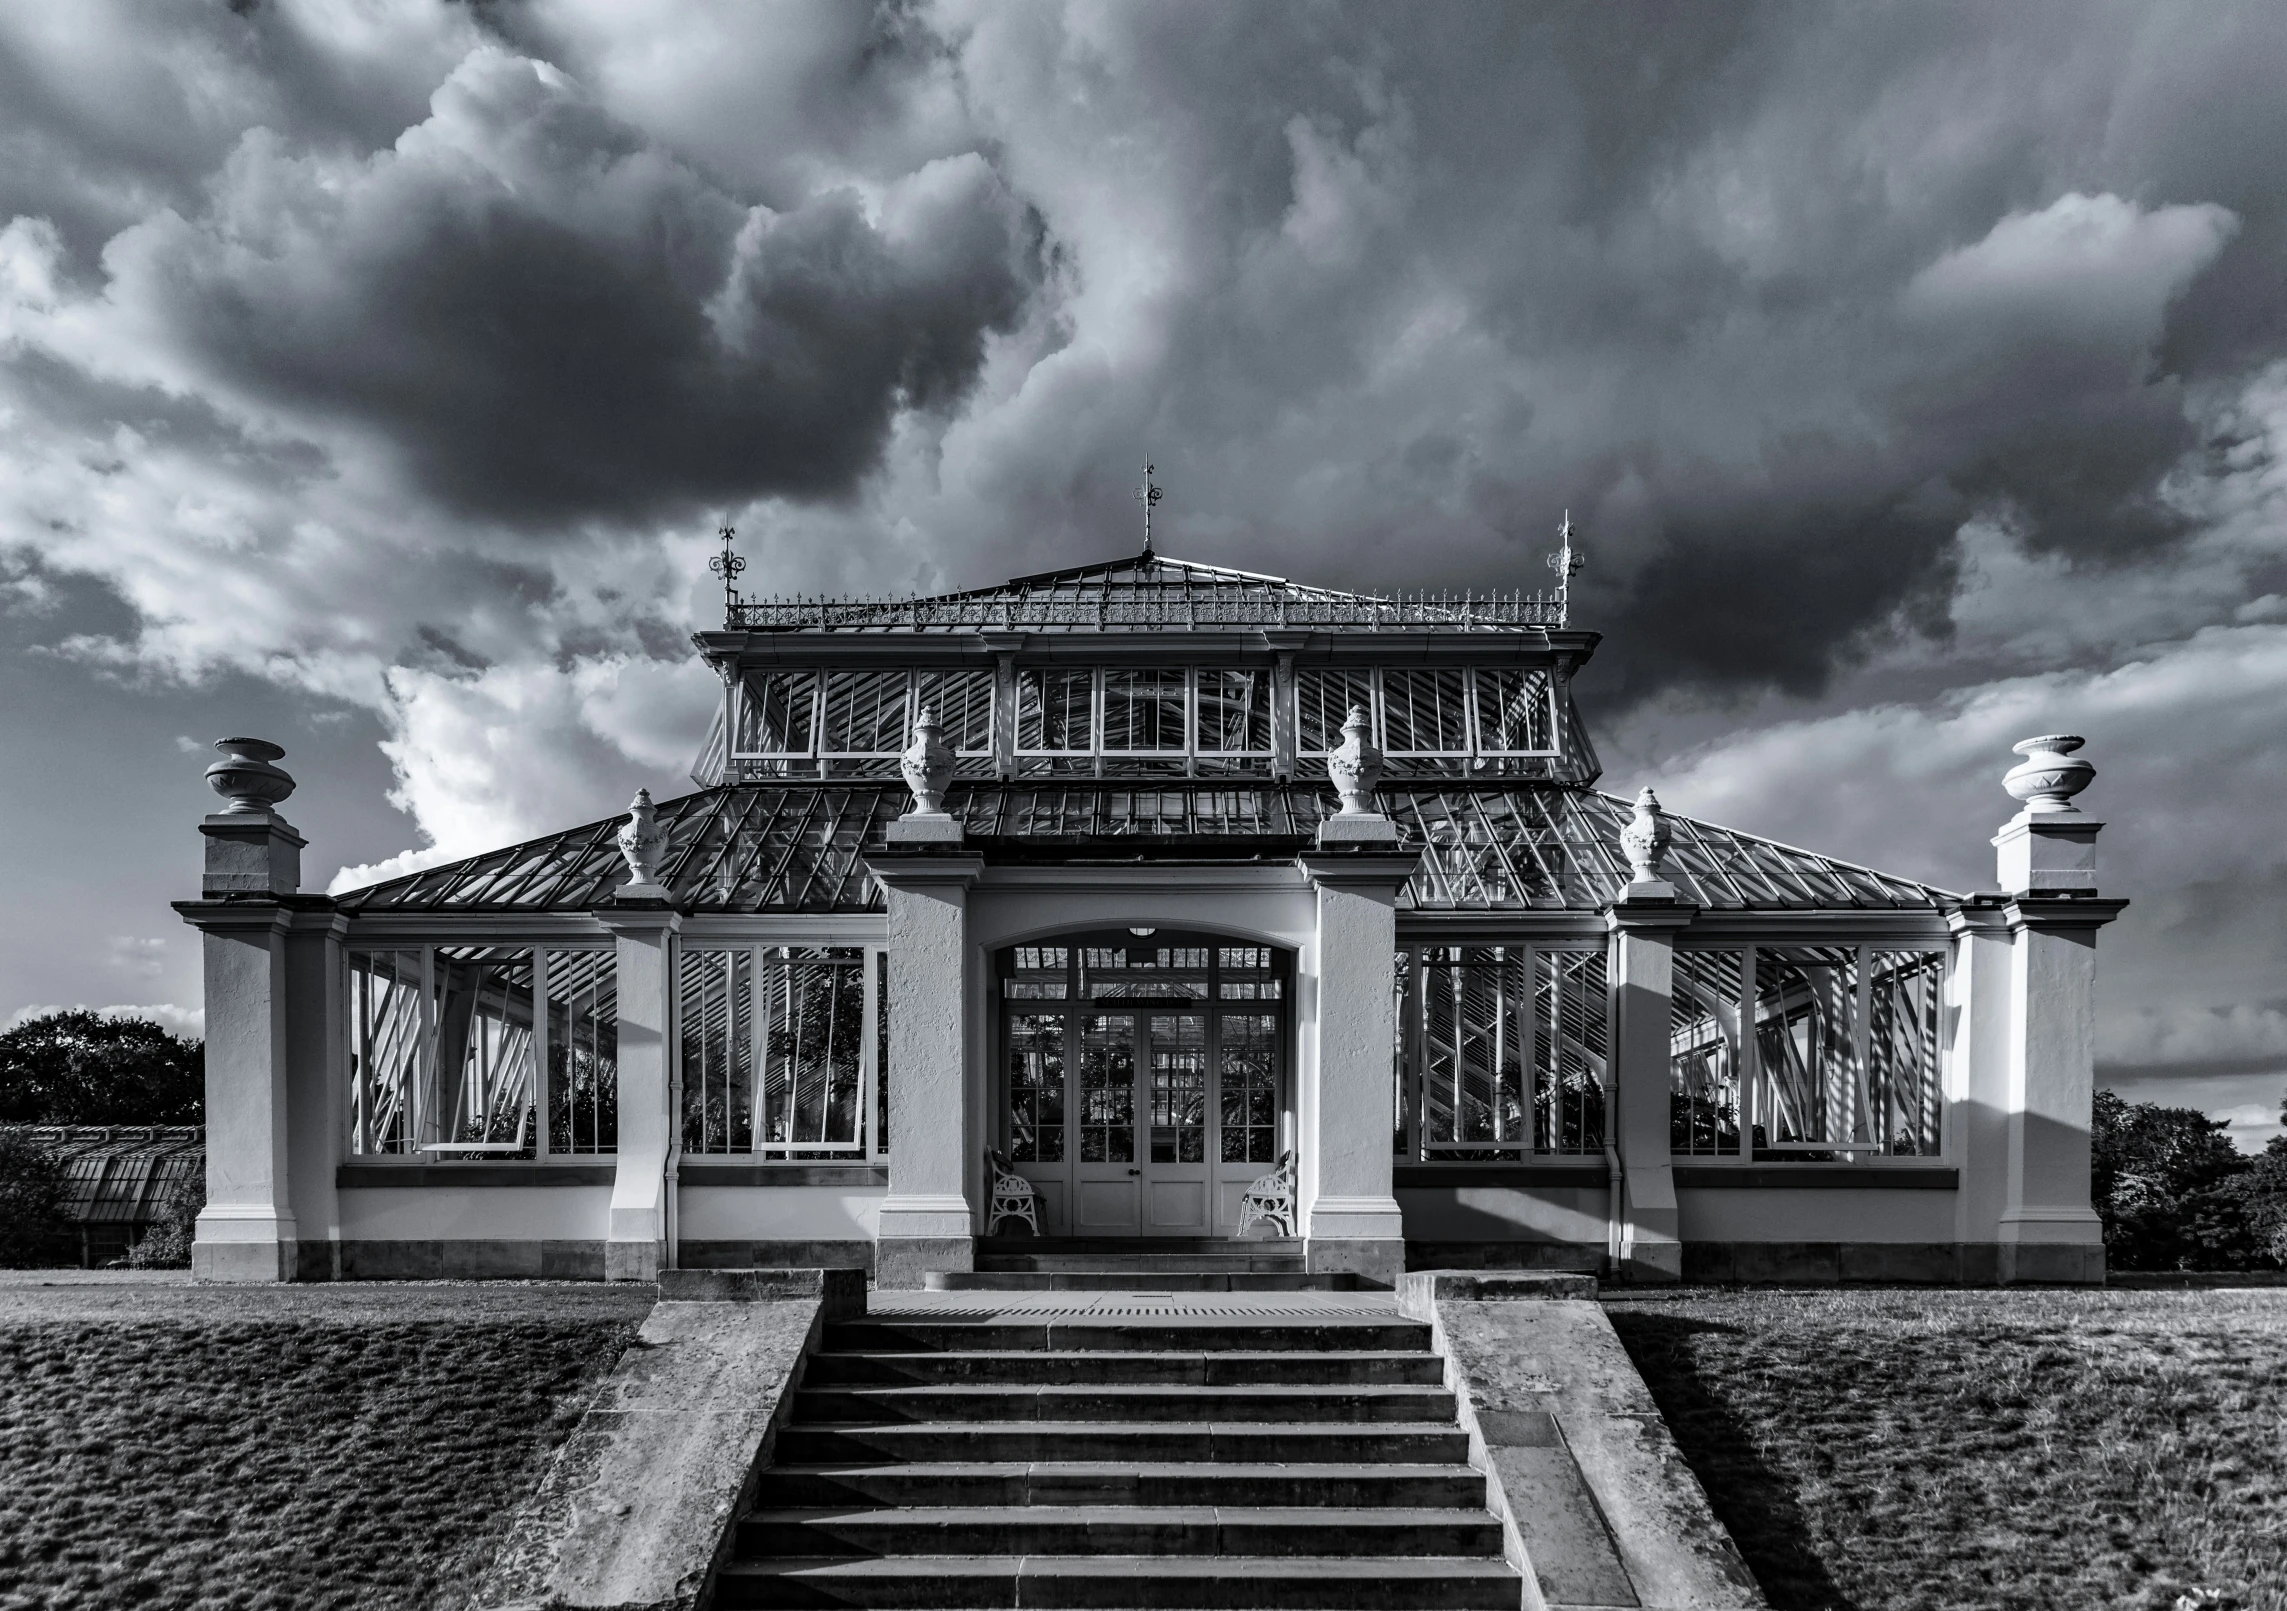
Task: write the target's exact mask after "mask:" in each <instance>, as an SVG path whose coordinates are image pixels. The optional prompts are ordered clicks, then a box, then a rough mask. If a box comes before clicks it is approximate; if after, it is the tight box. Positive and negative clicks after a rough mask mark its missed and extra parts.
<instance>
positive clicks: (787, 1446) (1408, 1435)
mask: <svg viewBox="0 0 2287 1611" xmlns="http://www.w3.org/2000/svg"><path fill="white" fill-rule="evenodd" d="M776 1458H777V1459H780V1460H784V1461H787V1462H788V1463H790V1464H794V1465H839V1464H848V1463H852V1462H888V1463H895V1464H900V1465H911V1464H916V1463H919V1462H923V1461H930V1462H939V1461H944V1462H954V1463H960V1464H971V1463H978V1462H984V1463H1005V1462H1014V1461H1026V1462H1029V1461H1041V1460H1045V1461H1053V1462H1057V1463H1072V1462H1099V1461H1101V1462H1110V1463H1115V1464H1137V1465H1140V1464H1148V1463H1155V1462H1165V1461H1198V1462H1228V1463H1232V1464H1238V1465H1255V1464H1265V1463H1274V1462H1275V1463H1281V1464H1283V1463H1288V1462H1293V1463H1296V1464H1303V1465H1329V1464H1342V1465H1354V1464H1372V1465H1384V1464H1387V1465H1418V1464H1431V1463H1445V1462H1449V1461H1450V1462H1454V1463H1462V1462H1466V1461H1467V1460H1468V1458H1469V1437H1468V1434H1467V1433H1465V1432H1463V1431H1462V1430H1461V1428H1460V1427H1459V1426H1458V1425H1457V1424H1455V1422H1454V1420H1453V1418H1452V1416H1451V1413H1450V1412H1448V1414H1447V1415H1445V1416H1444V1417H1441V1418H1439V1419H1437V1420H1432V1421H1413V1422H1381V1423H1373V1422H1353V1423H1348V1424H1340V1423H1338V1424H1334V1425H1327V1424H1323V1423H1320V1424H1311V1423H1301V1424H1281V1423H1275V1422H1274V1423H1264V1422H1242V1421H1223V1422H1213V1421H1207V1420H1194V1421H1190V1422H1182V1423H1170V1422H1138V1421H998V1422H977V1421H913V1422H906V1423H903V1424H893V1423H883V1424H877V1425H871V1426H815V1425H805V1424H803V1423H801V1422H799V1421H798V1422H796V1423H795V1424H793V1425H790V1426H788V1427H786V1428H785V1429H783V1430H782V1431H781V1432H780V1433H779V1435H778V1446H777V1453H776Z"/></svg>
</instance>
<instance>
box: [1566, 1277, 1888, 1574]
mask: <svg viewBox="0 0 2287 1611" xmlns="http://www.w3.org/2000/svg"><path fill="white" fill-rule="evenodd" d="M1608 1313H1609V1314H1610V1315H1611V1317H1612V1329H1613V1330H1615V1331H1617V1332H1618V1333H1619V1334H1620V1341H1621V1343H1622V1345H1623V1346H1625V1347H1626V1348H1627V1350H1628V1357H1629V1358H1630V1359H1633V1360H1634V1361H1635V1362H1636V1369H1637V1370H1638V1371H1639V1372H1640V1373H1642V1375H1643V1378H1644V1381H1645V1383H1646V1385H1648V1386H1649V1387H1650V1388H1651V1390H1652V1400H1653V1402H1654V1403H1656V1404H1658V1405H1659V1407H1660V1414H1661V1415H1662V1416H1664V1417H1665V1418H1666V1420H1667V1423H1668V1430H1669V1431H1670V1432H1671V1433H1673V1434H1674V1436H1675V1440H1676V1445H1677V1447H1678V1448H1680V1449H1681V1450H1682V1451H1683V1457H1684V1461H1685V1463H1686V1464H1688V1465H1689V1466H1690V1467H1691V1469H1692V1474H1693V1475H1694V1476H1696V1477H1698V1478H1699V1481H1700V1486H1701V1487H1703V1488H1705V1489H1706V1490H1707V1499H1708V1503H1709V1505H1710V1506H1711V1507H1713V1509H1714V1511H1715V1518H1716V1520H1718V1521H1720V1522H1721V1523H1723V1525H1724V1527H1725V1528H1726V1529H1728V1530H1729V1532H1730V1534H1731V1537H1732V1540H1733V1542H1735V1543H1736V1544H1737V1545H1738V1546H1739V1553H1740V1554H1741V1555H1742V1556H1744V1557H1745V1558H1746V1561H1747V1569H1748V1570H1749V1571H1751V1572H1753V1573H1754V1574H1755V1581H1756V1582H1758V1583H1760V1584H1761V1585H1762V1586H1763V1593H1764V1594H1765V1595H1766V1596H1767V1597H1768V1598H1769V1600H1770V1602H1771V1605H1772V1607H1773V1611H1861V1608H1860V1606H1859V1604H1858V1602H1857V1601H1856V1600H1853V1599H1852V1598H1851V1597H1850V1596H1849V1595H1847V1594H1845V1593H1844V1592H1843V1591H1842V1588H1841V1586H1840V1585H1838V1584H1837V1583H1836V1582H1835V1581H1834V1579H1833V1577H1831V1576H1830V1575H1829V1574H1828V1572H1827V1569H1826V1563H1825V1561H1823V1560H1821V1559H1820V1558H1819V1553H1818V1549H1817V1546H1816V1544H1815V1543H1814V1542H1813V1540H1812V1537H1811V1530H1810V1523H1809V1521H1808V1519H1807V1518H1806V1517H1805V1516H1804V1514H1803V1510H1802V1507H1801V1505H1799V1504H1798V1503H1797V1502H1796V1498H1795V1488H1794V1484H1793V1482H1792V1481H1791V1480H1790V1479H1789V1478H1788V1477H1787V1476H1786V1474H1785V1473H1783V1472H1779V1471H1774V1470H1772V1469H1771V1467H1770V1466H1768V1465H1766V1464H1765V1463H1764V1461H1763V1457H1762V1455H1761V1454H1760V1453H1759V1452H1758V1451H1757V1449H1756V1447H1755V1440H1754V1439H1753V1437H1752V1436H1750V1435H1749V1431H1748V1428H1747V1425H1746V1423H1745V1422H1743V1421H1742V1420H1741V1419H1740V1418H1739V1416H1738V1415H1737V1414H1736V1413H1735V1412H1734V1410H1733V1409H1732V1407H1731V1405H1730V1404H1729V1402H1727V1401H1726V1400H1725V1398H1724V1397H1723V1394H1722V1392H1721V1390H1720V1388H1719V1387H1718V1386H1717V1385H1716V1384H1715V1383H1712V1382H1710V1381H1709V1380H1708V1379H1706V1378H1705V1377H1703V1376H1701V1374H1700V1371H1699V1365H1698V1361H1697V1360H1696V1359H1695V1358H1694V1357H1693V1349H1692V1339H1693V1338H1694V1337H1695V1336H1697V1335H1700V1334H1703V1333H1713V1334H1716V1335H1721V1336H1733V1337H1736V1336H1739V1335H1742V1332H1741V1330H1740V1328H1739V1327H1736V1326H1721V1325H1715V1324H1712V1323H1710V1322H1708V1321H1704V1320H1685V1319H1680V1318H1678V1317H1676V1316H1674V1315H1653V1314H1632V1313H1630V1312H1629V1311H1628V1310H1626V1309H1625V1308H1621V1307H1618V1306H1615V1307H1613V1308H1612V1309H1610V1310H1609V1311H1608Z"/></svg>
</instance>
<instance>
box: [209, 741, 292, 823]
mask: <svg viewBox="0 0 2287 1611" xmlns="http://www.w3.org/2000/svg"><path fill="white" fill-rule="evenodd" d="M214 747H215V748H216V749H218V750H220V751H222V752H223V754H224V755H225V756H226V757H227V759H225V760H220V761H217V762H215V763H214V765H212V766H210V767H208V768H207V769H206V781H207V787H209V788H211V789H213V790H214V792H215V793H217V794H219V795H221V796H222V797H223V799H224V800H225V801H227V802H229V803H228V804H226V805H225V806H224V807H223V809H224V810H225V811H268V810H269V809H270V808H271V807H272V806H275V805H276V804H277V803H278V802H279V801H281V800H283V799H285V798H286V796H288V795H289V794H292V793H293V792H294V780H293V778H292V777H290V776H288V775H287V773H286V772H285V771H284V770H283V769H282V768H279V767H276V766H273V765H271V764H270V763H271V762H273V761H275V760H277V759H279V758H280V757H281V756H283V755H284V754H285V753H286V752H285V751H284V750H282V749H280V748H279V747H278V746H277V745H275V744H272V743H270V742H268V741H267V740H264V739H259V738H218V739H216V740H215V741H214Z"/></svg>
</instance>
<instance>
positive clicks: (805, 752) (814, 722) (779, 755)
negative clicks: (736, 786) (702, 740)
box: [730, 666, 826, 761]
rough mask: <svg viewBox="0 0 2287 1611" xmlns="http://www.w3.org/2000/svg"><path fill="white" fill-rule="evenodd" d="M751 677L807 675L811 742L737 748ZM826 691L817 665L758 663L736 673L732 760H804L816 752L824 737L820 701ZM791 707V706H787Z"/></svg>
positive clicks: (824, 681)
mask: <svg viewBox="0 0 2287 1611" xmlns="http://www.w3.org/2000/svg"><path fill="white" fill-rule="evenodd" d="M753 677H808V678H809V679H810V727H809V732H810V742H809V746H808V747H807V748H805V749H799V750H783V749H782V750H749V749H741V748H739V747H738V746H739V739H740V730H741V729H742V728H744V727H745V726H746V706H747V699H748V697H749V690H748V686H747V685H748V679H750V678H753ZM825 694H826V677H825V673H824V671H823V669H822V668H820V667H817V666H759V667H752V668H749V669H747V670H745V671H742V672H740V673H739V677H738V707H737V709H735V710H734V711H732V713H731V715H732V718H733V720H732V723H731V731H730V745H731V749H730V755H731V759H732V760H734V761H807V760H811V759H814V758H815V757H816V756H817V753H818V743H819V740H820V739H821V738H822V737H823V736H824V735H823V734H822V733H821V732H820V725H821V722H822V719H823V718H824V716H825V714H826V713H825V710H824V707H823V704H822V701H823V700H824V698H825ZM790 708H791V707H790Z"/></svg>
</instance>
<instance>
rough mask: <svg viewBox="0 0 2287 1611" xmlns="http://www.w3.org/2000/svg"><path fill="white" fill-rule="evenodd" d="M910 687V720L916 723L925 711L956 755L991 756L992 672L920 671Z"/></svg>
mask: <svg viewBox="0 0 2287 1611" xmlns="http://www.w3.org/2000/svg"><path fill="white" fill-rule="evenodd" d="M913 685H914V686H913V719H914V720H916V721H918V720H919V719H920V716H921V712H922V711H923V710H925V709H926V710H928V711H929V712H930V713H931V714H933V715H934V716H936V718H937V727H938V731H939V733H940V734H941V735H942V736H943V738H944V740H945V742H946V743H947V744H949V745H951V746H952V748H953V753H954V754H955V755H991V754H992V753H993V674H992V673H991V672H989V671H923V672H917V673H915V674H914V679H913ZM899 747H900V748H901V749H902V748H903V746H902V745H901V746H899Z"/></svg>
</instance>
